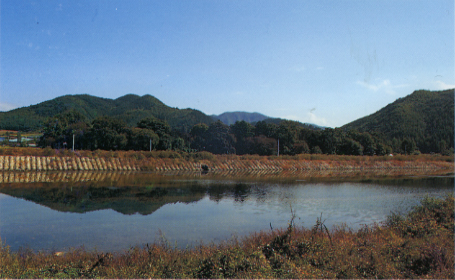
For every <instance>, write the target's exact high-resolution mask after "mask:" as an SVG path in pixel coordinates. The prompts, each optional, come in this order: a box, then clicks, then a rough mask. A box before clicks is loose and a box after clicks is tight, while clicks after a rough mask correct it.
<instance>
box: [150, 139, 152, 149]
mask: <svg viewBox="0 0 455 280" xmlns="http://www.w3.org/2000/svg"><path fill="white" fill-rule="evenodd" d="M151 151H152V138H150V152H151Z"/></svg>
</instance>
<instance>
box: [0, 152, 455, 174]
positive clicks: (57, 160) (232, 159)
mask: <svg viewBox="0 0 455 280" xmlns="http://www.w3.org/2000/svg"><path fill="white" fill-rule="evenodd" d="M141 155H142V154H141ZM441 169H443V170H452V171H453V170H454V162H453V161H449V160H446V161H444V160H440V159H435V160H432V159H431V158H418V157H416V158H409V159H401V160H395V159H387V158H385V157H336V156H326V157H322V156H320V157H319V158H310V157H308V158H302V157H288V158H285V157H258V156H251V157H242V156H233V155H230V156H214V155H211V157H210V158H204V159H198V158H196V159H194V158H189V159H188V158H159V157H145V156H134V157H132V156H128V157H110V158H109V157H96V156H92V157H89V156H0V171H19V172H21V171H201V170H204V171H262V170H264V171H311V170H314V171H322V170H337V171H356V172H357V171H369V170H422V171H425V170H427V171H428V170H441Z"/></svg>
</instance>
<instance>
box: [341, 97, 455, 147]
mask: <svg viewBox="0 0 455 280" xmlns="http://www.w3.org/2000/svg"><path fill="white" fill-rule="evenodd" d="M342 129H344V130H346V131H348V130H357V131H360V132H369V133H374V134H377V135H378V136H379V137H381V138H382V139H384V140H387V142H388V143H389V145H390V146H392V147H397V146H400V145H401V146H402V147H404V146H405V145H410V146H408V148H409V147H412V146H414V147H415V148H418V149H419V150H420V151H421V152H423V153H429V152H443V151H444V150H448V149H450V148H453V145H454V90H453V89H451V90H445V91H427V90H419V91H415V92H413V93H412V94H410V95H408V96H406V97H404V98H399V99H397V100H396V101H395V102H393V103H391V104H389V105H387V106H386V107H384V108H382V109H381V110H379V111H378V112H376V113H374V114H372V115H369V116H366V117H364V118H361V119H358V120H356V121H354V122H351V123H349V124H346V125H344V126H343V127H342ZM403 141H408V142H409V143H406V144H404V145H403Z"/></svg>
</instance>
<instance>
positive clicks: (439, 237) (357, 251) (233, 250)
mask: <svg viewBox="0 0 455 280" xmlns="http://www.w3.org/2000/svg"><path fill="white" fill-rule="evenodd" d="M453 225H454V197H453V196H449V197H446V198H445V199H434V198H426V199H424V200H423V201H422V204H421V206H419V207H416V208H414V209H413V211H411V212H410V213H409V214H408V215H406V216H400V215H396V214H392V215H391V216H390V217H389V218H388V219H387V221H385V222H384V223H383V224H381V225H377V224H375V225H371V226H365V227H363V228H361V229H360V230H357V231H353V230H351V229H349V228H347V227H346V226H343V225H339V226H336V227H334V228H333V229H331V230H329V229H327V227H326V226H325V225H324V221H323V220H322V219H321V218H318V219H317V220H316V224H315V225H314V226H313V227H312V228H310V229H305V228H302V227H298V226H296V224H295V216H294V214H293V216H292V219H291V220H290V222H289V226H288V228H287V229H279V230H277V229H271V231H268V232H261V233H256V234H252V235H250V236H249V237H246V238H245V239H243V240H241V241H238V240H236V239H233V240H230V241H226V242H224V243H222V244H218V245H200V246H196V247H194V248H188V249H185V250H179V249H176V248H175V247H173V246H171V245H170V244H169V243H168V242H167V241H166V239H165V238H164V237H163V238H162V241H161V242H160V243H157V244H152V245H149V244H147V245H146V246H145V247H144V248H131V249H130V250H128V251H126V252H123V253H114V254H112V253H106V252H103V253H98V252H87V251H85V250H84V249H73V250H70V251H69V252H54V253H43V252H38V253H36V252H32V251H31V250H27V249H21V250H19V251H18V252H11V251H10V250H9V248H8V246H6V245H5V244H1V245H0V278H302V279H303V278H437V279H453V278H454V276H455V275H454V269H453V267H454V243H453V238H454V226H453Z"/></svg>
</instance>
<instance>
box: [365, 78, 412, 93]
mask: <svg viewBox="0 0 455 280" xmlns="http://www.w3.org/2000/svg"><path fill="white" fill-rule="evenodd" d="M357 84H358V85H361V86H362V87H364V88H367V89H369V90H371V91H375V92H376V91H384V92H385V93H387V94H395V89H397V88H404V87H408V86H409V85H406V84H401V85H393V84H392V83H391V82H390V80H389V79H384V80H382V81H379V82H377V83H367V82H365V81H357Z"/></svg>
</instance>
